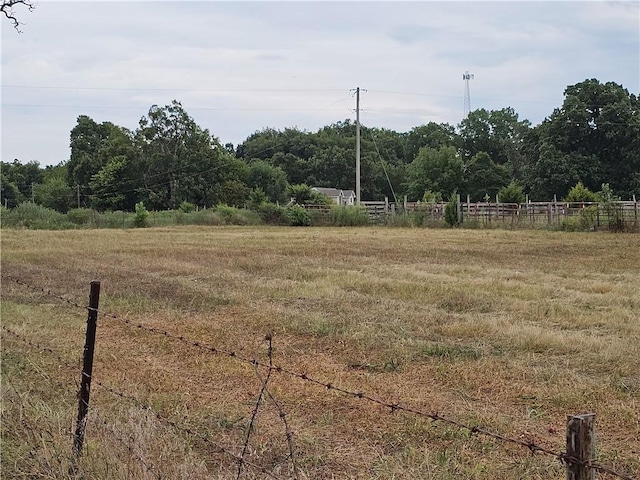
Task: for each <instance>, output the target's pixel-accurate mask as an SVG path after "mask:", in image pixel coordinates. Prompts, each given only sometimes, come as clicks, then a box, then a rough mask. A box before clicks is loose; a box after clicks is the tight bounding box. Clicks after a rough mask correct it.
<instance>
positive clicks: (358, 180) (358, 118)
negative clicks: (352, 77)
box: [356, 87, 360, 205]
mask: <svg viewBox="0 0 640 480" xmlns="http://www.w3.org/2000/svg"><path fill="white" fill-rule="evenodd" d="M356 205H360V87H357V88H356Z"/></svg>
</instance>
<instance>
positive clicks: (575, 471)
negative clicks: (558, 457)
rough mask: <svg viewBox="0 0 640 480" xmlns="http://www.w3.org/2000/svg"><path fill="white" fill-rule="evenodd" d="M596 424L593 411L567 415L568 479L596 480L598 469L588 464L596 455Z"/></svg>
mask: <svg viewBox="0 0 640 480" xmlns="http://www.w3.org/2000/svg"><path fill="white" fill-rule="evenodd" d="M595 425H596V416H595V414H593V413H586V414H584V415H575V416H569V417H567V457H569V459H568V461H567V480H595V478H596V471H595V469H593V468H589V466H588V465H589V463H590V462H591V461H592V460H594V459H595V456H596V430H595ZM571 459H574V460H575V462H572V461H571Z"/></svg>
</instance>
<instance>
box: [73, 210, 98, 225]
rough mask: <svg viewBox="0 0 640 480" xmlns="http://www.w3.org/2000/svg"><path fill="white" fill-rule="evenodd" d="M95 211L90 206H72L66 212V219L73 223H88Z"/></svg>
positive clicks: (90, 221)
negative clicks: (72, 207)
mask: <svg viewBox="0 0 640 480" xmlns="http://www.w3.org/2000/svg"><path fill="white" fill-rule="evenodd" d="M94 215H95V212H94V211H93V210H91V209H90V208H74V209H72V210H69V211H68V212H67V220H68V221H69V222H71V223H73V224H74V225H90V224H91V223H93V218H94Z"/></svg>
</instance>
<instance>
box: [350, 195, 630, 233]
mask: <svg viewBox="0 0 640 480" xmlns="http://www.w3.org/2000/svg"><path fill="white" fill-rule="evenodd" d="M362 204H363V205H364V207H365V208H366V210H367V213H368V214H369V218H370V220H371V223H372V224H386V223H391V222H392V217H394V216H397V215H411V216H413V217H414V218H416V219H418V224H422V225H428V224H430V223H431V224H433V223H439V222H444V212H445V208H446V205H447V204H446V202H427V203H425V202H406V201H405V202H403V203H397V204H396V203H391V202H389V201H388V200H385V201H383V202H362ZM638 210H639V208H638V202H637V201H636V199H635V198H634V199H633V200H631V201H620V202H611V203H606V204H605V203H590V202H583V203H570V202H527V203H492V202H468V201H467V202H458V220H459V223H460V224H462V225H465V224H466V225H468V226H490V225H495V226H496V227H500V226H503V227H508V228H511V227H519V228H544V227H558V228H560V227H563V226H564V228H566V229H568V230H614V231H633V232H637V231H640V221H639V219H638V214H639V212H638Z"/></svg>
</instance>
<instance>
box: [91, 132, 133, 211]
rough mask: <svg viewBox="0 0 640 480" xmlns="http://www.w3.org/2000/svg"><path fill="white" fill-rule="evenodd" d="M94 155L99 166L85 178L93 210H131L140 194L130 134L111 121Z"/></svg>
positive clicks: (131, 135)
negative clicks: (87, 178)
mask: <svg viewBox="0 0 640 480" xmlns="http://www.w3.org/2000/svg"><path fill="white" fill-rule="evenodd" d="M96 157H97V159H98V162H99V163H100V164H102V165H103V166H102V168H100V170H98V172H96V173H95V174H94V175H93V176H92V177H91V181H90V182H89V187H90V189H91V192H92V195H91V206H92V207H93V208H95V209H96V210H129V211H131V210H133V209H134V207H135V204H136V203H138V202H139V201H140V200H142V199H143V197H144V192H143V190H142V178H141V177H142V176H141V175H140V173H141V165H140V154H139V150H138V148H137V146H136V145H135V141H134V136H133V134H132V133H131V132H130V131H128V130H127V129H124V128H122V127H118V126H115V125H112V126H111V127H110V132H109V136H108V137H107V138H106V139H104V140H103V141H102V144H101V146H100V148H99V149H98V152H97V153H96Z"/></svg>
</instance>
